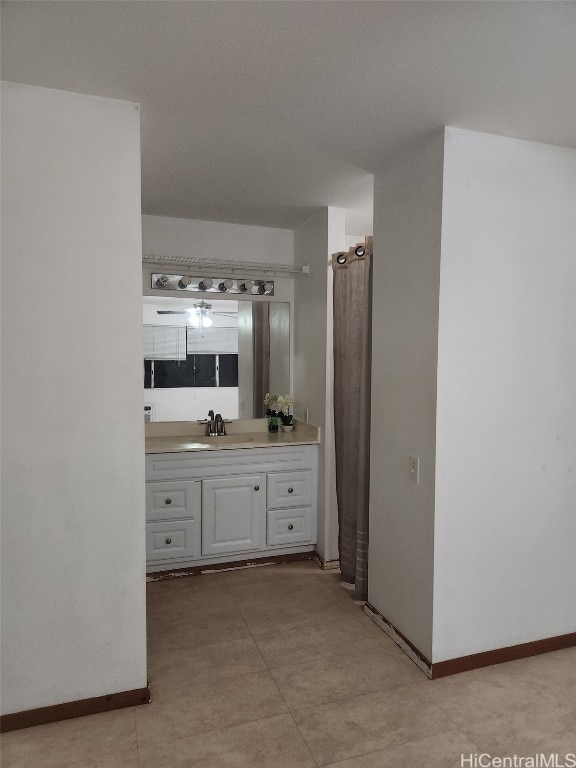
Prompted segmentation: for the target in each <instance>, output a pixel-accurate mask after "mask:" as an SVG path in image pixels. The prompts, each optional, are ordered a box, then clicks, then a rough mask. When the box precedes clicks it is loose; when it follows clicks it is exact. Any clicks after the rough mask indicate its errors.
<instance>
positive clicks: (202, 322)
mask: <svg viewBox="0 0 576 768" xmlns="http://www.w3.org/2000/svg"><path fill="white" fill-rule="evenodd" d="M156 313H157V314H158V315H188V322H189V323H190V325H191V326H192V327H193V328H210V326H211V325H212V322H213V321H212V315H213V316H216V315H219V316H221V317H237V315H238V313H237V312H218V311H214V310H213V309H212V304H207V303H206V302H205V301H200V302H199V303H198V304H194V306H193V307H190V308H189V309H157V310H156Z"/></svg>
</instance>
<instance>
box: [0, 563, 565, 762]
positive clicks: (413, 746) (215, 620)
mask: <svg viewBox="0 0 576 768" xmlns="http://www.w3.org/2000/svg"><path fill="white" fill-rule="evenodd" d="M148 615H149V638H148V642H149V654H150V657H149V676H150V679H151V681H152V703H151V704H149V705H147V706H141V707H136V708H133V709H124V710H119V711H116V712H109V713H104V714H100V715H94V716H92V717H83V718H78V719H77V720H69V721H67V722H62V723H54V724H51V725H45V726H40V727H37V728H30V729H26V730H22V731H15V732H13V733H10V734H6V735H5V736H4V737H3V742H2V744H3V751H2V762H1V764H2V767H3V768H64V766H66V768H258V767H261V768H313V767H314V766H334V767H336V766H338V768H392V767H393V768H420V767H422V768H452V767H454V768H456V767H459V766H460V765H461V763H460V755H461V754H462V753H464V754H465V755H467V756H468V755H470V754H474V753H480V752H487V753H490V754H492V755H502V756H504V755H513V754H514V753H516V754H519V755H526V756H530V755H533V754H535V753H537V752H543V753H546V754H548V753H551V752H558V753H560V755H561V756H564V755H565V754H567V753H571V752H576V648H572V649H568V650H564V651H558V652H556V653H553V654H548V655H545V656H538V657H533V658H531V659H524V660H521V661H516V662H511V663H509V664H502V665H499V666H495V667H489V668H486V669H482V670H477V671H474V672H468V673H464V674H460V675H456V676H453V677H450V678H444V679H442V680H436V681H433V682H430V681H429V680H427V679H426V677H425V676H424V675H423V673H422V672H420V671H419V670H418V669H417V668H416V667H415V666H414V665H413V664H412V662H411V661H409V660H408V659H407V657H406V656H405V655H404V654H403V653H402V652H401V651H400V650H399V649H398V648H397V647H396V646H395V645H394V644H393V643H392V641H391V640H390V639H389V638H388V637H387V636H386V635H384V633H383V632H381V630H379V629H378V628H377V627H376V626H375V625H374V624H373V623H372V622H371V621H370V619H368V618H367V617H366V616H365V615H364V614H363V613H362V610H361V608H360V607H359V606H358V605H356V604H355V603H354V601H353V600H352V599H351V597H350V594H349V593H348V592H346V591H345V590H343V589H342V588H341V587H340V586H339V584H338V574H337V573H335V572H334V571H331V572H330V571H328V572H323V571H321V570H320V569H318V568H317V566H315V565H314V564H313V563H311V562H304V563H294V564H290V565H283V566H276V565H275V566H267V567H259V568H252V569H248V570H238V571H229V572H227V573H219V574H213V575H206V576H194V577H187V578H182V579H178V580H173V581H164V582H155V583H152V584H149V585H148Z"/></svg>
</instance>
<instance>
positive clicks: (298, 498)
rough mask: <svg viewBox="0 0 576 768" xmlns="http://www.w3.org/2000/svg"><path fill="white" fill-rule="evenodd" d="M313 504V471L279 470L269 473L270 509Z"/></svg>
mask: <svg viewBox="0 0 576 768" xmlns="http://www.w3.org/2000/svg"><path fill="white" fill-rule="evenodd" d="M308 504H312V472H310V471H302V472H277V473H272V474H269V475H268V509H286V508H290V507H304V506H307V505H308Z"/></svg>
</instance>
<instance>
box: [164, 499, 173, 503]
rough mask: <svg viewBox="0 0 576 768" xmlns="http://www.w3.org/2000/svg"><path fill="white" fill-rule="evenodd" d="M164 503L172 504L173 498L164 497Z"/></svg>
mask: <svg viewBox="0 0 576 768" xmlns="http://www.w3.org/2000/svg"><path fill="white" fill-rule="evenodd" d="M164 504H172V499H164Z"/></svg>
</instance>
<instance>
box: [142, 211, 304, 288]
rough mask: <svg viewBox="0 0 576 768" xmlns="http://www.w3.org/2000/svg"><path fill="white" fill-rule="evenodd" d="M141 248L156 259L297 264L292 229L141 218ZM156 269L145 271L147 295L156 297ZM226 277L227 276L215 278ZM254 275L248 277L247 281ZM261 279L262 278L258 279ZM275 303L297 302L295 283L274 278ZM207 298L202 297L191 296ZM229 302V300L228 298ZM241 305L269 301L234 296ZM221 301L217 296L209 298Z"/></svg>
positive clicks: (287, 279)
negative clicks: (243, 302) (154, 290)
mask: <svg viewBox="0 0 576 768" xmlns="http://www.w3.org/2000/svg"><path fill="white" fill-rule="evenodd" d="M142 248H143V252H144V253H146V254H150V255H154V256H184V257H186V256H187V257H190V258H195V259H201V258H211V259H226V260H228V261H252V262H261V263H272V264H293V263H294V232H293V231H292V230H290V229H272V228H269V227H252V226H247V225H244V224H223V223H221V222H215V221H196V220H194V219H171V218H167V217H165V216H142ZM156 271H157V269H153V270H151V269H148V268H147V267H145V268H144V270H143V279H144V284H143V290H144V294H145V295H153V293H154V292H153V291H152V289H151V281H150V274H151V273H152V272H156ZM213 276H215V277H225V276H226V275H216V274H214V275H213ZM252 276H253V275H250V274H246V277H252ZM258 276H260V275H258ZM272 279H273V280H274V297H273V300H274V301H289V302H292V301H293V299H294V279H293V278H292V277H291V276H290V277H277V276H273V277H272ZM166 295H167V296H168V295H176V296H178V297H181V296H182V293H181V292H177V291H166ZM188 295H190V296H193V297H200V298H206V294H203V293H189V294H188ZM228 298H229V297H228ZM235 298H238V300H239V301H267V300H268V297H260V296H253V297H251V298H245V297H244V296H237V297H236V296H235ZM210 301H211V302H212V301H218V294H213V293H211V294H210Z"/></svg>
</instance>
